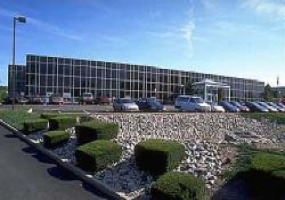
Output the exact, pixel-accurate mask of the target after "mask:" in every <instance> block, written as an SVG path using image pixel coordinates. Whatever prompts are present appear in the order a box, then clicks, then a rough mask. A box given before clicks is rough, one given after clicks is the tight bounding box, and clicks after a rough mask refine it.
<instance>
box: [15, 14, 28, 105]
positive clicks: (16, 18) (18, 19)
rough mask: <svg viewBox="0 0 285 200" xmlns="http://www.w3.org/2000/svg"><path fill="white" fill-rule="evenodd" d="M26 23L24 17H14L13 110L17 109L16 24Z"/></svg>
mask: <svg viewBox="0 0 285 200" xmlns="http://www.w3.org/2000/svg"><path fill="white" fill-rule="evenodd" d="M17 21H18V22H19V23H26V18H25V17H24V16H17V17H13V52H12V66H13V73H12V75H13V76H12V84H13V98H12V99H13V101H12V109H13V110H14V109H15V92H16V74H15V73H16V67H15V57H16V22H17Z"/></svg>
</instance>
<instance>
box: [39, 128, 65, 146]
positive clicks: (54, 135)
mask: <svg viewBox="0 0 285 200" xmlns="http://www.w3.org/2000/svg"><path fill="white" fill-rule="evenodd" d="M69 138H70V134H69V133H67V132H65V131H50V132H47V133H45V134H44V135H43V145H44V147H46V148H55V147H57V146H60V145H61V144H64V143H66V142H67V141H68V140H69Z"/></svg>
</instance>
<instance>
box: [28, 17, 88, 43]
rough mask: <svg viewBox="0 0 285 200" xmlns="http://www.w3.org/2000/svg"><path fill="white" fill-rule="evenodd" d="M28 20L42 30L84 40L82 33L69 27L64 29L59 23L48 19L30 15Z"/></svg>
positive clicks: (67, 37) (71, 38)
mask: <svg viewBox="0 0 285 200" xmlns="http://www.w3.org/2000/svg"><path fill="white" fill-rule="evenodd" d="M27 21H28V23H30V24H31V25H33V26H35V27H37V28H38V29H39V30H41V31H45V32H48V33H50V34H53V35H57V36H60V37H63V38H66V39H70V40H77V41H81V40H83V37H82V35H80V34H77V33H74V32H73V31H70V30H67V29H63V28H61V27H59V26H57V25H54V24H51V23H48V22H46V21H42V20H38V19H34V18H31V17H29V18H28V19H27Z"/></svg>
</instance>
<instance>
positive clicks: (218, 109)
mask: <svg viewBox="0 0 285 200" xmlns="http://www.w3.org/2000/svg"><path fill="white" fill-rule="evenodd" d="M207 103H208V104H209V105H210V106H211V111H212V112H226V111H225V109H224V108H223V106H220V105H218V103H217V102H207Z"/></svg>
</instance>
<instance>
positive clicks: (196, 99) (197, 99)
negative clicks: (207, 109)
mask: <svg viewBox="0 0 285 200" xmlns="http://www.w3.org/2000/svg"><path fill="white" fill-rule="evenodd" d="M192 99H193V101H195V102H196V103H203V102H204V100H203V99H202V98H201V97H192Z"/></svg>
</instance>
